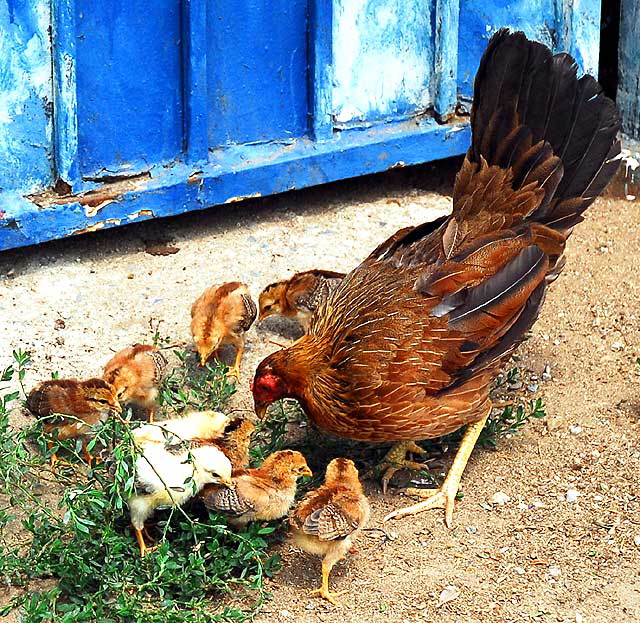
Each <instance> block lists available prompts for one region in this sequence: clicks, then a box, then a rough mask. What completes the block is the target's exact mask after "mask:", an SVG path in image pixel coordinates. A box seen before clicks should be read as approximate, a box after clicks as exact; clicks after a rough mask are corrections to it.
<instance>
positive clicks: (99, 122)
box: [75, 0, 183, 176]
mask: <svg viewBox="0 0 640 623" xmlns="http://www.w3.org/2000/svg"><path fill="white" fill-rule="evenodd" d="M75 4H76V14H75V20H76V26H75V30H76V34H77V39H76V53H77V59H76V84H77V102H78V151H79V160H80V169H81V173H82V175H83V176H96V175H101V174H103V173H107V174H111V175H113V174H114V173H115V172H126V171H128V170H133V171H136V170H142V169H146V168H149V167H151V166H152V165H153V164H155V163H157V162H159V161H161V160H170V159H172V158H175V157H176V156H177V155H178V154H179V153H180V151H181V149H182V142H183V129H182V92H181V85H182V52H181V49H180V41H181V36H182V33H181V30H180V1H179V0H155V1H154V2H149V1H148V0H108V1H106V0H105V1H100V2H98V1H97V0H76V2H75Z"/></svg>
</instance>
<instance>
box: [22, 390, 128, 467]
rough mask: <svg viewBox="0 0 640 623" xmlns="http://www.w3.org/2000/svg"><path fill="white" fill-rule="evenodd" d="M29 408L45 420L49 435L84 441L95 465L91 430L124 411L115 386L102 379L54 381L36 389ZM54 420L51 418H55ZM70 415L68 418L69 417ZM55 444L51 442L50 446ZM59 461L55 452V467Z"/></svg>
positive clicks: (85, 452) (52, 461)
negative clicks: (115, 413) (88, 442)
mask: <svg viewBox="0 0 640 623" xmlns="http://www.w3.org/2000/svg"><path fill="white" fill-rule="evenodd" d="M27 408H28V409H29V411H31V413H32V414H33V415H35V416H36V417H37V418H46V419H45V420H44V430H45V432H47V433H53V432H54V431H55V432H56V433H57V437H58V439H60V440H65V439H73V438H77V437H79V438H81V440H82V447H83V451H84V454H85V457H86V459H87V462H89V463H91V461H92V460H93V457H92V456H91V454H90V453H89V451H88V450H87V441H88V437H89V436H90V434H91V431H92V430H93V429H94V428H95V427H96V426H97V425H98V424H100V423H102V422H104V421H105V420H106V419H107V417H108V416H109V413H110V412H111V411H116V412H118V413H121V412H122V408H121V407H120V404H119V403H118V400H117V399H116V396H115V392H114V389H113V387H111V386H110V385H109V384H108V383H106V382H105V381H103V380H102V379H88V380H86V381H78V380H76V379H53V380H50V381H44V382H42V383H40V384H39V385H38V386H36V387H34V388H33V389H32V390H31V391H30V392H29V395H28V396H27ZM54 414H55V416H54V417H49V416H53V415H54ZM65 416H68V417H65ZM51 446H53V443H52V442H50V443H49V447H51ZM58 462H59V459H58V457H57V455H56V453H55V452H54V453H53V454H52V455H51V465H52V467H53V466H55V465H56V463H58Z"/></svg>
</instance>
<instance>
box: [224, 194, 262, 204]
mask: <svg viewBox="0 0 640 623" xmlns="http://www.w3.org/2000/svg"><path fill="white" fill-rule="evenodd" d="M257 197H262V193H251V194H250V195H241V196H239V197H229V199H225V200H224V202H223V203H236V201H244V200H245V199H256V198H257Z"/></svg>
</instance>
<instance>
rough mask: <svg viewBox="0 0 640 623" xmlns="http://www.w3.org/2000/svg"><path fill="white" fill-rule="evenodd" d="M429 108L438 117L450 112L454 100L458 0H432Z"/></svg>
mask: <svg viewBox="0 0 640 623" xmlns="http://www.w3.org/2000/svg"><path fill="white" fill-rule="evenodd" d="M435 18H436V25H435V33H434V35H435V43H434V69H433V75H434V98H433V107H434V110H435V112H436V114H437V115H438V116H439V117H440V119H443V120H446V119H447V118H448V117H450V116H451V115H453V114H454V113H455V110H456V104H457V103H458V46H459V43H458V33H459V20H460V1H459V0H436V7H435Z"/></svg>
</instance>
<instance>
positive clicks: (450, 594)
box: [438, 585, 460, 606]
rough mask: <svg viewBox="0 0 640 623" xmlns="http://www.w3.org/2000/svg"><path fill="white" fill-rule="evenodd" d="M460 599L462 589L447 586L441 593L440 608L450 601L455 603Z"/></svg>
mask: <svg viewBox="0 0 640 623" xmlns="http://www.w3.org/2000/svg"><path fill="white" fill-rule="evenodd" d="M458 597H460V589H459V588H458V587H457V586H453V585H450V586H445V587H444V590H443V591H442V592H441V593H440V597H439V598H438V606H441V605H442V604H446V603H447V602H448V601H453V600H454V599H457V598H458Z"/></svg>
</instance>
